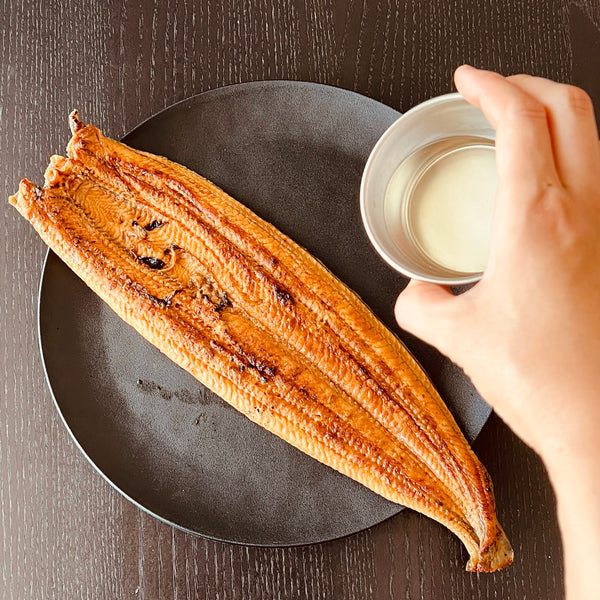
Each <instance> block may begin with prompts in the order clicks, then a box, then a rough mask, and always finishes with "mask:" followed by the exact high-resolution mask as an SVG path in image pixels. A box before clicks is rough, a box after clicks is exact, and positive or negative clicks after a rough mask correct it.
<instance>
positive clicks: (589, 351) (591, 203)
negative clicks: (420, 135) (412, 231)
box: [396, 66, 600, 464]
mask: <svg viewBox="0 0 600 600" xmlns="http://www.w3.org/2000/svg"><path fill="white" fill-rule="evenodd" d="M455 82H456V86H457V88H458V91H459V92H460V93H461V94H462V95H463V96H464V97H465V98H466V100H468V101H469V102H471V103H472V104H475V105H477V106H479V107H480V108H481V109H482V110H483V112H484V114H485V115H486V117H487V118H488V120H489V121H490V123H491V124H492V125H493V126H494V127H495V129H496V160H497V170H498V190H497V196H496V208H495V215H494V225H493V234H492V244H491V250H490V256H489V260H488V264H487V267H486V270H485V273H484V275H483V278H482V279H481V281H480V282H479V283H478V284H477V285H476V286H475V287H473V288H472V289H471V290H469V291H468V292H466V293H464V294H462V295H460V296H453V295H452V294H451V293H450V291H449V290H447V289H446V288H443V287H441V286H437V285H434V284H430V283H424V282H418V281H413V282H411V283H410V285H409V286H408V287H407V288H406V289H405V290H404V291H403V292H402V294H401V295H400V297H399V298H398V301H397V304H396V319H397V320H398V323H399V324H400V326H401V327H403V328H404V329H406V330H408V331H411V332H412V333H414V334H415V335H417V336H419V337H421V338H422V339H424V340H425V341H427V342H429V343H431V344H433V345H434V346H436V347H438V348H439V349H440V350H441V351H442V352H443V353H444V354H446V355H447V356H449V357H450V358H451V359H452V360H453V361H455V362H456V363H457V364H458V365H459V366H461V367H462V368H463V369H464V370H465V372H466V373H467V374H468V375H469V376H470V377H471V379H472V381H473V383H474V384H475V386H476V387H477V388H478V390H479V391H480V393H481V394H482V395H483V397H484V398H485V399H486V400H487V401H488V402H489V403H490V404H491V405H492V406H493V408H494V409H495V410H496V412H497V413H498V414H499V415H500V416H501V417H502V418H503V419H504V420H505V421H506V422H507V423H508V424H509V425H510V426H511V427H512V428H513V429H514V430H515V432H516V433H517V434H518V435H519V436H520V437H522V438H523V440H525V441H526V442H527V443H528V444H530V445H531V446H532V447H533V448H534V449H535V450H536V451H538V453H540V455H541V456H542V457H543V458H544V459H545V461H546V463H547V464H548V463H550V462H553V461H554V457H555V455H557V454H564V453H565V452H567V451H568V450H573V448H574V446H578V445H579V446H582V445H585V444H587V442H588V440H589V439H596V438H597V436H598V431H597V428H598V426H599V425H600V400H598V401H595V402H594V401H593V400H595V399H596V398H597V396H598V393H599V390H600V146H599V143H598V133H597V130H596V124H595V121H594V113H593V107H592V103H591V101H590V99H589V97H588V96H587V95H586V94H585V93H584V92H583V91H581V90H579V89H578V88H574V87H572V86H566V85H563V84H558V83H554V82H551V81H548V80H545V79H540V78H536V77H530V76H527V75H517V76H514V77H508V78H503V77H501V76H500V75H498V74H496V73H491V72H487V71H480V70H477V69H474V68H472V67H467V66H464V67H461V68H459V69H458V70H457V71H456V74H455Z"/></svg>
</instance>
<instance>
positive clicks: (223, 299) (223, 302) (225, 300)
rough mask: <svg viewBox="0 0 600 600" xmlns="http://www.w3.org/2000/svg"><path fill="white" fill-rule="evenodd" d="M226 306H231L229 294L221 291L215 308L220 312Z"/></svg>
mask: <svg viewBox="0 0 600 600" xmlns="http://www.w3.org/2000/svg"><path fill="white" fill-rule="evenodd" d="M228 306H231V300H229V296H228V295H227V292H221V295H220V297H219V303H218V304H217V305H215V310H216V311H217V312H218V313H220V312H222V311H224V310H225V309H226V308H227V307H228Z"/></svg>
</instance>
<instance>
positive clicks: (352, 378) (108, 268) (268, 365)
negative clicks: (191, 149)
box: [10, 112, 513, 571]
mask: <svg viewBox="0 0 600 600" xmlns="http://www.w3.org/2000/svg"><path fill="white" fill-rule="evenodd" d="M70 123H71V129H72V132H73V137H72V138H71V140H70V142H69V145H68V149H67V154H68V158H64V157H62V156H53V157H52V158H51V160H50V165H49V166H48V168H47V170H46V174H45V185H44V187H43V188H40V187H37V186H36V185H34V184H33V183H31V182H30V181H27V180H23V181H21V183H20V186H19V191H18V193H17V194H16V195H14V196H12V197H11V198H10V202H11V203H12V204H13V205H14V206H15V207H16V208H17V210H18V211H19V212H20V213H21V214H22V215H23V216H24V217H25V218H26V219H27V220H29V221H30V222H31V224H32V225H33V227H34V228H35V229H36V230H37V232H38V233H39V234H40V236H41V237H42V239H43V240H44V241H45V242H46V244H48V246H50V248H52V250H53V251H54V252H56V254H58V256H60V257H61V258H62V259H63V260H64V261H65V262H66V263H67V264H68V265H69V266H70V267H71V268H72V269H73V270H74V271H75V273H77V274H78V275H79V276H80V277H81V278H82V279H83V280H84V281H85V282H86V283H87V284H88V285H89V286H90V287H91V288H92V289H93V290H94V291H95V292H96V293H97V294H98V295H99V296H100V297H101V298H102V299H103V300H105V301H106V302H107V303H108V304H109V305H110V306H111V307H112V308H113V309H114V310H115V312H116V313H117V314H118V315H120V316H121V317H122V318H123V320H125V321H126V322H127V323H129V324H130V325H132V326H133V327H134V328H135V329H136V330H137V331H139V332H140V333H141V334H142V335H143V336H144V337H145V338H146V339H147V340H149V341H150V342H151V343H152V344H154V345H155V346H157V347H158V348H159V349H160V350H161V351H162V352H164V353H165V354H166V355H167V356H169V357H170V358H171V359H172V360H173V361H175V362H176V363H177V364H179V365H180V366H181V367H183V368H184V369H186V370H187V371H189V372H190V373H191V374H192V375H193V376H194V377H196V378H197V379H198V380H199V381H200V382H201V383H202V384H204V385H205V386H207V387H208V388H210V389H211V390H213V391H214V392H215V393H217V394H218V395H219V396H221V397H222V398H223V399H224V400H226V401H227V402H229V403H230V404H231V405H233V406H234V407H235V408H236V409H238V410H240V411H241V412H243V413H244V414H245V415H246V416H247V417H248V418H250V419H251V420H252V421H254V422H256V423H258V424H259V425H261V426H262V427H265V428H266V429H268V430H269V431H271V432H273V433H274V434H276V435H278V436H280V437H281V438H283V439H284V440H286V441H287V442H289V443H290V444H293V445H294V446H296V447H297V448H299V449H300V450H302V451H303V452H305V453H307V454H309V455H310V456H312V457H314V458H316V459H317V460H319V461H321V462H323V463H325V464H326V465H329V466H330V467H333V468H334V469H336V470H338V471H340V472H342V473H344V474H345V475H347V476H349V477H352V478H353V479H355V480H356V481H359V482H360V483H362V484H364V485H366V486H367V487H369V488H370V489H371V490H373V491H375V492H377V493H378V494H381V495H382V496H384V497H385V498H387V499H389V500H391V501H392V502H397V503H400V504H403V505H405V506H407V507H410V508H413V509H415V510H417V511H419V512H421V513H424V514H426V515H428V516H429V517H431V518H433V519H435V520H437V521H439V522H440V523H442V524H443V525H445V526H446V527H448V529H450V530H451V531H453V532H454V533H455V534H456V535H457V536H458V537H459V538H460V539H461V540H462V542H463V543H464V545H465V546H466V548H467V550H468V552H469V555H470V558H469V561H468V564H467V569H468V570H471V571H494V570H496V569H500V568H502V567H504V566H506V565H508V564H510V563H511V562H512V558H513V552H512V549H511V547H510V544H509V542H508V540H507V538H506V536H505V534H504V532H503V531H502V528H501V527H500V525H499V523H498V521H497V519H496V515H495V504H494V496H493V491H492V483H491V481H490V477H489V475H488V474H487V472H486V471H485V469H484V467H483V466H482V465H481V464H480V462H479V461H478V460H477V458H476V456H475V454H474V453H473V452H472V450H471V449H470V447H469V445H468V443H467V441H466V440H465V438H464V437H463V435H462V434H461V432H460V430H459V428H458V426H457V425H456V423H455V421H454V419H453V418H452V415H451V414H450V412H449V411H448V409H447V408H446V406H445V405H444V403H443V402H442V400H441V398H440V397H439V395H438V393H437V392H436V391H435V389H434V388H433V386H432V384H431V382H430V381H429V379H428V378H427V376H426V375H425V373H424V372H423V371H422V370H421V368H420V367H419V365H418V364H417V363H416V362H415V360H414V359H413V357H412V356H411V354H410V353H409V352H408V351H407V350H406V349H405V348H404V346H403V345H402V344H401V342H400V341H399V340H398V339H397V338H396V337H395V336H394V335H393V334H392V333H391V332H390V331H389V330H387V329H386V328H385V327H384V326H383V325H382V324H381V323H380V322H379V321H378V320H377V318H376V317H375V316H374V315H373V314H372V313H371V312H370V310H369V309H368V308H367V306H365V304H363V302H362V301H361V300H360V299H359V298H358V297H357V296H356V295H355V294H354V293H353V292H352V291H350V290H349V289H348V288H347V287H346V286H345V285H344V284H343V283H341V282H340V281H339V280H338V279H336V278H335V277H334V275H332V273H330V272H329V271H328V270H327V269H326V268H325V267H324V266H323V265H322V264H321V263H320V262H319V261H318V260H316V259H315V258H313V257H312V256H311V255H310V254H309V253H308V252H306V251H305V250H303V249H302V248H300V247H299V246H298V245H296V244H295V243H294V242H293V241H292V240H290V239H289V238H287V237H286V236H285V235H283V234H282V233H281V232H279V231H278V230H277V229H275V227H273V226H272V225H270V224H268V223H266V222H265V221H263V220H261V219H260V218H259V217H257V216H256V215H255V214H253V213H252V212H251V211H250V210H249V209H248V208H246V207H244V206H243V205H241V204H240V203H238V202H237V201H235V200H234V199H233V198H231V197H230V196H228V195H227V194H226V193H224V192H223V191H222V190H220V189H219V188H217V187H216V186H215V185H213V184H212V183H210V182H209V181H207V180H205V179H203V178H202V177H200V176H198V175H197V174H195V173H192V172H191V171H189V170H188V169H186V168H184V167H182V166H180V165H178V164H175V163H173V162H170V161H169V160H167V159H165V158H162V157H159V156H154V155H152V154H148V153H146V152H140V151H137V150H134V149H132V148H129V147H127V146H125V145H123V144H121V143H119V142H116V141H114V140H112V139H109V138H106V137H104V136H103V135H102V133H101V132H100V131H99V130H98V129H96V128H95V127H93V126H91V125H87V126H85V125H84V124H83V123H82V122H81V121H80V120H79V119H78V117H77V113H76V112H74V113H73V114H72V115H71V117H70Z"/></svg>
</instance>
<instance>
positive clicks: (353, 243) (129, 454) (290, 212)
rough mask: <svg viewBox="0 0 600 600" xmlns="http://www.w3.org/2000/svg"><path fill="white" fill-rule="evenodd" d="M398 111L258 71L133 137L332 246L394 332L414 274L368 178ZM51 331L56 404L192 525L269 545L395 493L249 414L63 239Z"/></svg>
mask: <svg viewBox="0 0 600 600" xmlns="http://www.w3.org/2000/svg"><path fill="white" fill-rule="evenodd" d="M398 116H399V115H398V113H397V112H395V111H394V110H392V109H390V108H388V107H386V106H384V105H382V104H379V103H378V102H375V101H373V100H370V99H368V98H365V97H363V96H360V95H357V94H354V93H352V92H347V91H344V90H340V89H337V88H331V87H327V86H322V85H317V84H311V83H299V82H290V81H280V82H258V83H247V84H241V85H236V86H231V87H227V88H222V89H218V90H214V91H211V92H208V93H205V94H201V95H199V96H196V97H193V98H190V99H189V100H186V101H184V102H181V103H179V104H176V105H175V106H172V107H171V108H168V109H167V110H165V111H163V112H161V113H160V114H158V115H156V116H155V117H152V118H151V119H149V120H148V121H146V122H144V123H142V124H141V125H140V126H139V127H137V128H136V129H135V130H134V131H132V132H131V133H130V134H129V135H127V136H126V138H125V140H124V141H125V142H126V143H128V144H130V145H132V146H134V147H136V148H141V149H144V150H148V151H150V152H154V153H157V154H161V155H164V156H167V157H168V158H170V159H172V160H174V161H177V162H179V163H182V164H184V165H186V166H188V167H189V168H191V169H193V170H194V171H197V172H198V173H200V174H202V175H203V176H205V177H207V178H209V179H211V180H212V181H214V182H215V183H216V184H217V185H219V186H221V187H222V188H223V189H224V190H225V191H227V192H228V193H230V194H231V195H233V196H234V197H235V198H237V199H238V200H240V201H241V202H243V203H245V204H246V205H248V206H249V207H250V208H251V209H253V210H254V211H255V212H256V213H258V214H259V215H260V216H262V217H263V218H265V219H266V220H268V221H270V222H272V223H273V224H274V225H276V226H277V227H278V228H280V229H281V230H282V231H283V232H284V233H286V234H288V235H289V236H291V237H292V238H293V239H295V240H296V241H297V242H299V243H300V244H302V245H303V246H304V247H306V248H307V249H308V250H309V251H310V252H312V253H313V254H314V255H315V256H317V257H318V258H319V259H321V260H322V261H323V262H324V263H325V264H326V265H327V266H328V267H329V268H330V269H331V270H332V271H333V272H334V273H335V274H336V275H337V276H338V277H340V278H341V279H342V280H343V281H344V282H346V283H347V284H348V285H349V286H350V287H351V288H353V289H354V290H355V291H357V292H358V293H359V294H360V295H361V296H362V298H363V299H364V300H365V301H366V302H367V304H369V305H370V306H371V308H372V309H373V310H374V311H375V313H376V314H377V315H378V316H379V317H380V318H381V319H382V320H383V321H384V322H385V323H386V324H387V325H388V327H390V328H392V329H393V330H395V331H398V328H397V326H396V325H395V322H394V318H393V308H392V307H393V303H394V299H395V297H396V295H397V294H398V292H399V291H400V290H401V288H402V287H403V286H404V285H405V283H406V282H405V280H404V279H403V278H402V277H401V276H399V275H397V274H396V273H394V272H393V271H392V270H390V269H389V268H388V267H387V266H386V265H385V264H384V263H383V262H382V261H381V260H380V259H379V258H378V256H377V254H376V253H375V250H373V248H372V247H371V246H370V244H369V242H368V240H367V237H366V235H365V233H364V231H363V228H362V224H361V221H360V213H359V202H358V191H359V185H360V178H361V174H362V170H363V166H364V164H365V162H366V159H367V156H368V154H369V152H370V150H371V148H372V147H373V145H374V144H375V142H376V141H377V139H378V137H379V136H380V135H381V134H382V133H383V131H384V130H385V129H386V128H387V127H388V126H389V125H390V124H391V123H392V122H393V121H394V120H395V119H396V118H398ZM39 328H40V341H41V348H42V355H43V360H44V363H45V369H46V374H47V379H48V382H49V384H50V387H51V389H52V392H53V395H54V398H55V401H56V405H57V407H58V410H59V412H60V413H61V415H62V417H63V419H64V421H65V424H66V425H67V427H68V429H69V430H70V432H71V434H72V435H73V438H74V439H75V441H76V443H77V444H78V445H79V446H80V448H81V450H82V451H83V453H84V454H85V455H86V456H87V457H88V458H89V460H90V461H91V462H92V464H93V465H94V466H95V467H96V468H97V469H98V471H99V472H100V473H101V474H102V475H103V476H104V477H105V478H106V479H107V480H108V481H109V482H110V483H111V484H112V485H113V486H114V487H115V488H116V489H118V490H119V491H120V492H122V493H123V494H124V495H125V496H126V497H127V498H129V499H130V500H132V501H133V502H135V503H136V504H138V505H139V506H140V507H141V508H143V509H145V510H147V511H148V512H150V513H152V514H154V515H155V516H157V517H159V518H160V519H163V520H164V521H167V522H169V523H171V524H173V525H175V526H177V527H180V528H182V529H185V530H187V531H190V532H193V533H197V534H201V535H205V536H209V537H211V538H216V539H220V540H226V541H230V542H238V543H245V544H257V545H295V544H305V543H312V542H320V541H324V540H330V539H333V538H337V537H341V536H344V535H347V534H350V533H354V532H357V531H360V530H362V529H364V528H367V527H369V526H371V525H374V524H376V523H379V522H380V521H382V520H384V519H386V518H387V517H390V516H391V515H394V514H395V513H397V512H398V511H399V510H400V509H401V507H399V506H397V505H394V504H392V503H390V502H388V501H386V500H384V499H382V498H380V497H379V496H377V495H375V494H373V493H372V492H370V491H369V490H367V489H366V488H363V487H362V486H360V485H359V484H357V483H355V482H353V481H351V480H350V479H347V478H346V477H344V476H342V475H340V474H338V473H336V472H334V471H333V470H331V469H329V468H328V467H325V466H323V465H321V464H320V463H317V462H316V461H314V460H312V459H311V458H309V457H307V456H305V455H303V454H302V453H300V452H298V451H297V450H295V449H294V448H292V447H291V446H288V445H287V444H286V443H285V442H283V441H281V440H279V439H278V438H276V437H275V436H273V435H271V434H270V433H268V432H266V431H264V430H262V429H261V428H259V427H258V426H256V425H254V424H253V423H251V422H250V421H248V420H247V419H246V418H245V417H243V416H242V415H241V414H239V413H237V412H236V411H235V410H234V409H232V408H231V407H229V406H228V405H226V404H225V403H224V402H223V401H221V400H220V399H219V398H218V397H216V396H214V395H213V394H212V393H210V392H208V391H207V390H206V389H204V388H203V387H202V386H201V385H200V384H199V383H198V382H197V381H196V380H195V379H193V378H192V377H191V376H190V375H188V374H187V373H186V372H184V371H183V370H182V369H180V368H179V367H177V366H175V365H174V364H173V363H171V362H170V361H169V360H168V359H167V358H165V357H164V356H163V355H162V354H161V353H160V352H159V351H158V350H156V349H155V348H154V347H152V346H151V345H150V344H148V343H147V342H146V341H145V340H143V339H142V338H141V337H140V336H139V335H138V334H137V333H136V332H134V331H133V329H131V328H130V327H129V326H127V325H126V324H124V323H123V322H122V321H121V320H120V319H119V318H118V317H117V316H115V315H114V314H113V313H112V311H111V310H110V309H109V308H108V307H107V306H106V305H104V304H103V303H102V301H100V300H99V299H98V298H97V297H96V296H95V295H94V294H93V293H92V292H91V291H90V290H89V289H88V288H87V287H86V286H85V285H84V284H83V283H82V282H81V281H80V280H79V279H78V278H77V277H76V276H75V275H74V274H73V273H72V272H71V271H70V270H69V269H68V268H67V267H66V266H65V265H64V264H63V263H62V262H61V261H60V260H59V259H58V258H56V256H55V255H54V254H52V253H49V255H48V257H47V261H46V264H45V268H44V273H43V277H42V284H41V289H40V304H39ZM400 335H401V337H402V338H403V340H404V341H405V342H406V344H407V345H408V346H409V348H410V349H411V350H412V351H413V353H414V354H415V356H416V357H417V358H418V360H419V361H420V362H421V363H422V365H423V366H424V367H425V369H426V370H427V371H428V373H429V374H430V376H431V377H432V379H433V381H434V383H435V384H436V385H437V387H438V389H439V390H440V392H441V393H442V395H443V396H444V398H445V399H446V401H447V403H448V405H449V407H450V409H451V410H452V411H453V413H454V415H455V416H456V418H457V420H458V422H459V424H460V425H461V427H462V428H463V431H465V432H466V434H467V437H468V438H470V440H471V441H472V440H473V439H474V438H475V436H476V435H477V434H478V433H479V431H480V429H481V427H482V426H483V424H484V422H485V420H486V419H487V417H488V416H489V412H490V411H489V408H488V407H487V405H486V404H485V403H484V402H483V401H482V400H481V399H480V398H479V396H478V395H477V394H476V392H475V391H474V389H473V388H472V386H471V384H470V383H469V381H468V379H467V378H466V377H465V376H464V375H463V373H462V372H461V371H460V370H459V369H458V368H457V367H455V366H454V365H453V364H452V363H450V362H449V361H448V360H447V359H445V358H444V357H442V356H441V355H440V354H438V353H437V352H436V351H435V350H433V349H432V348H430V347H428V346H426V345H424V344H423V343H420V342H418V341H417V340H415V339H414V338H412V337H410V336H408V335H406V334H403V333H400Z"/></svg>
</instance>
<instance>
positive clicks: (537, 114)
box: [506, 96, 547, 120]
mask: <svg viewBox="0 0 600 600" xmlns="http://www.w3.org/2000/svg"><path fill="white" fill-rule="evenodd" d="M506 116H507V118H509V119H511V120H522V119H527V120H529V119H535V120H540V119H543V120H546V118H547V117H546V109H545V108H544V105H543V104H542V103H541V102H538V101H537V100H536V99H535V98H530V97H527V96H523V97H520V98H518V99H515V100H513V101H512V102H510V103H509V104H508V106H507V107H506Z"/></svg>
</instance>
